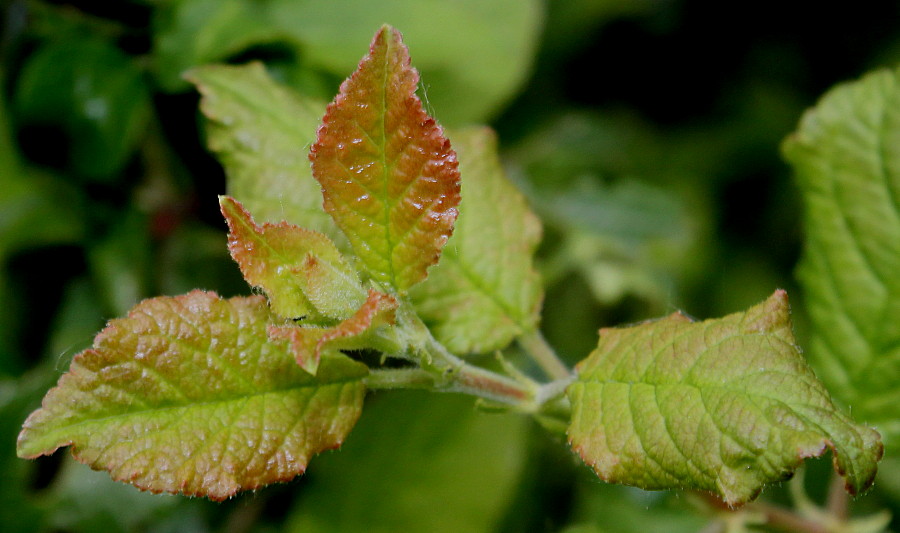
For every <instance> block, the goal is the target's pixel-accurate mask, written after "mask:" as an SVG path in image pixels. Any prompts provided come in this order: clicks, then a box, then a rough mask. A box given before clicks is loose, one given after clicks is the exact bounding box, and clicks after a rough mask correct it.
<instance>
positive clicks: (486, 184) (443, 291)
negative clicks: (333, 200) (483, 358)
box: [410, 129, 543, 353]
mask: <svg viewBox="0 0 900 533" xmlns="http://www.w3.org/2000/svg"><path fill="white" fill-rule="evenodd" d="M453 145H454V147H455V149H456V150H457V153H458V154H459V162H460V163H459V171H460V175H461V176H462V179H463V187H462V202H461V203H460V214H459V218H458V219H457V221H456V224H455V226H454V230H453V236H452V237H450V240H449V241H448V242H447V246H446V247H445V248H444V251H443V255H442V259H441V262H440V263H439V264H438V265H437V266H435V267H434V268H432V269H431V270H430V271H429V274H428V278H427V279H426V280H425V282H424V283H422V284H420V285H418V286H416V287H415V288H414V289H413V290H412V291H411V292H410V296H411V297H412V299H413V303H414V304H415V306H416V310H417V311H418V312H419V315H420V316H421V317H422V319H423V320H424V321H425V322H426V324H428V326H429V327H430V328H431V330H432V331H433V332H434V335H435V337H436V338H437V339H438V340H439V341H441V342H442V343H443V344H444V345H445V346H446V347H447V348H448V349H450V351H452V352H456V353H484V352H489V351H492V350H498V349H501V348H504V347H505V346H506V345H507V344H509V342H510V341H511V340H512V339H513V338H515V337H516V336H518V335H521V334H522V333H525V332H528V331H531V330H533V329H534V328H535V327H536V325H537V321H538V314H539V312H540V303H541V297H542V294H543V293H542V290H541V281H540V278H539V276H538V274H537V272H536V271H535V270H534V267H533V265H532V257H533V255H534V250H535V248H536V247H537V244H538V242H539V240H540V236H541V223H540V221H539V220H538V219H537V217H536V216H535V215H534V214H533V213H532V212H531V211H530V210H529V208H528V205H527V204H526V202H525V198H524V197H523V196H522V195H521V194H520V193H519V192H518V190H517V189H516V188H515V186H514V185H513V184H512V183H511V182H510V181H509V180H508V179H507V178H506V175H505V174H504V172H503V168H502V167H501V166H500V161H499V159H498V157H497V143H496V138H495V136H494V134H493V132H491V131H490V130H488V129H471V130H465V131H460V132H458V133H456V134H454V135H453Z"/></svg>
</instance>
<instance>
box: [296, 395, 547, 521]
mask: <svg viewBox="0 0 900 533" xmlns="http://www.w3.org/2000/svg"><path fill="white" fill-rule="evenodd" d="M373 400H374V401H373V402H372V403H371V404H367V405H366V412H365V414H364V415H363V416H362V418H361V419H360V421H359V425H358V426H357V427H356V428H355V429H354V430H353V439H351V440H350V441H349V442H348V443H347V444H346V445H345V446H343V447H342V448H341V452H340V453H335V454H329V455H327V456H323V457H322V458H321V460H319V461H316V464H315V466H314V467H313V469H314V472H313V473H312V474H313V475H311V476H310V477H309V479H308V481H309V484H308V485H306V486H304V490H303V491H302V493H301V494H299V501H298V504H297V505H296V507H295V508H294V509H292V511H291V513H290V514H289V516H288V519H287V522H286V524H285V528H284V531H289V532H303V533H319V532H333V531H366V532H368V533H387V532H391V533H393V532H397V531H427V532H429V533H457V532H466V533H478V532H490V531H499V530H503V529H501V528H498V524H499V523H500V522H501V521H502V519H503V516H504V514H505V513H506V512H508V510H509V508H510V507H511V506H512V505H514V504H515V503H518V502H516V501H514V500H513V497H514V496H515V495H516V492H517V490H518V489H519V487H520V486H521V483H522V478H523V477H525V476H524V475H523V474H524V473H525V465H526V461H525V459H526V455H527V437H529V433H528V428H529V426H528V423H527V422H528V421H527V420H526V419H525V418H523V417H516V416H510V415H497V414H485V413H483V412H478V411H476V410H474V409H472V401H471V399H469V398H466V397H463V396H457V395H446V394H444V395H436V394H430V393H427V392H422V391H396V392H391V393H390V394H382V395H378V396H375V397H374V398H373ZM385 450H390V453H385Z"/></svg>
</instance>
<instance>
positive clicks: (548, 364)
mask: <svg viewBox="0 0 900 533" xmlns="http://www.w3.org/2000/svg"><path fill="white" fill-rule="evenodd" d="M518 342H519V346H521V347H522V349H523V350H525V352H526V353H528V355H529V356H531V358H532V359H534V361H535V362H536V363H537V364H538V366H540V367H541V370H543V371H544V372H545V373H546V374H547V376H549V377H550V378H552V379H554V380H557V379H565V378H568V377H569V376H570V375H571V374H572V372H571V371H570V370H569V368H568V367H567V366H566V364H565V363H563V362H562V360H560V358H559V356H558V355H556V352H555V351H554V350H553V348H552V347H551V346H550V345H549V344H548V343H547V340H546V339H545V338H544V336H543V335H542V334H541V332H540V331H539V330H537V329H535V330H533V331H530V332H528V333H526V334H524V335H522V336H521V337H519V338H518Z"/></svg>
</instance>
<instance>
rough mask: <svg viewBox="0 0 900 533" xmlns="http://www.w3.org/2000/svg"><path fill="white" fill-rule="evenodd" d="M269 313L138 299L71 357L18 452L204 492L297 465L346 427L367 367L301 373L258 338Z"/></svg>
mask: <svg viewBox="0 0 900 533" xmlns="http://www.w3.org/2000/svg"><path fill="white" fill-rule="evenodd" d="M273 319H274V317H273V316H272V314H271V313H270V312H269V310H268V306H267V305H266V302H265V299H264V298H262V297H260V296H254V297H249V298H232V299H230V300H223V299H221V298H219V297H218V296H216V295H215V294H213V293H208V292H202V291H194V292H191V293H189V294H186V295H184V296H178V297H174V298H171V297H160V298H153V299H150V300H145V301H144V302H142V303H140V304H139V305H137V306H136V307H135V308H134V309H133V310H132V312H131V313H130V314H129V315H128V317H127V318H124V319H118V320H113V321H112V322H110V324H109V326H108V327H107V328H106V329H105V330H103V331H102V332H101V333H100V334H99V335H98V336H97V338H96V339H95V342H94V347H93V348H92V349H89V350H86V351H84V352H82V353H80V354H79V355H77V356H76V357H75V359H74V360H73V362H72V366H71V367H70V369H69V371H68V372H67V373H66V374H64V375H63V376H62V378H61V379H60V380H59V384H58V385H57V387H56V388H54V389H52V390H51V391H50V392H49V393H47V396H46V397H45V398H44V402H43V406H42V407H41V408H40V409H39V410H37V411H35V412H34V413H32V414H31V416H29V417H28V419H27V420H26V421H25V424H24V426H23V430H22V432H21V433H20V434H19V441H18V455H19V456H20V457H26V458H33V457H37V456H39V455H46V454H51V453H53V452H54V451H55V450H56V449H58V448H59V447H61V446H68V445H71V446H72V447H73V454H74V455H75V457H76V458H77V459H78V460H79V461H81V462H83V463H86V464H88V465H90V466H91V467H92V468H94V469H97V470H100V469H103V470H108V471H109V472H110V474H111V476H112V477H113V478H114V479H116V480H121V481H127V482H130V483H132V484H134V485H136V486H138V487H140V488H142V489H146V490H149V491H152V492H161V491H165V492H181V493H184V494H187V495H202V496H208V497H210V498H211V499H214V500H221V499H224V498H228V497H229V496H232V495H234V494H235V493H236V492H237V491H239V490H246V489H254V488H258V487H261V486H263V485H266V484H268V483H274V482H278V481H287V480H289V479H291V478H293V477H294V476H296V475H298V474H301V473H303V471H304V470H305V468H306V465H307V463H308V461H309V458H310V457H311V456H312V455H313V454H316V453H318V452H320V451H323V450H327V449H331V448H336V447H338V446H340V444H341V442H342V441H343V440H344V438H345V437H346V435H347V433H348V432H349V431H350V429H351V428H352V427H353V424H354V423H355V422H356V420H357V418H358V417H359V414H360V410H361V409H362V400H363V396H364V394H365V388H364V386H363V384H362V381H361V380H362V378H363V377H364V376H365V375H366V373H367V370H366V368H365V367H364V366H363V365H361V364H359V363H356V362H354V361H352V360H350V359H349V358H346V357H343V356H341V357H331V358H328V359H326V360H324V361H323V362H322V364H321V365H320V368H319V372H318V375H317V376H316V377H312V376H310V375H309V374H308V373H306V372H304V371H302V370H301V369H300V368H299V367H298V366H297V365H296V363H295V362H294V360H293V358H292V357H291V355H290V353H288V351H287V347H286V346H284V345H282V344H280V343H272V342H269V340H268V338H267V335H266V325H267V324H268V323H269V322H270V321H271V320H273Z"/></svg>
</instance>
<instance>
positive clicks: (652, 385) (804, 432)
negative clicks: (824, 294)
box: [567, 291, 882, 505]
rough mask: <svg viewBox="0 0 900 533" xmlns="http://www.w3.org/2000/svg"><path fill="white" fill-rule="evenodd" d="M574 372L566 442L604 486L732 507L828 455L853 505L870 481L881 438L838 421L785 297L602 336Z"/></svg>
mask: <svg viewBox="0 0 900 533" xmlns="http://www.w3.org/2000/svg"><path fill="white" fill-rule="evenodd" d="M577 370H578V379H577V381H576V382H575V383H574V384H573V385H571V386H570V388H569V389H568V391H567V392H568V396H569V399H570V401H571V402H572V421H571V425H570V426H569V431H568V434H569V441H570V444H571V445H572V447H573V448H574V449H575V451H577V452H578V454H579V455H580V456H581V457H582V459H584V461H585V462H586V463H587V464H588V465H590V466H591V467H592V468H593V469H594V471H595V472H596V473H597V475H598V476H600V478H601V479H603V480H605V481H609V482H616V483H624V484H629V485H635V486H638V487H641V488H645V489H665V488H683V487H694V488H699V489H703V490H709V491H714V492H717V493H718V494H720V495H721V496H722V498H723V499H724V500H725V502H726V503H728V504H730V505H736V504H741V503H743V502H746V501H748V500H750V499H752V498H754V497H755V496H756V495H757V494H758V493H759V492H760V490H761V489H762V487H763V485H764V484H766V483H770V482H774V481H779V480H783V479H785V478H786V477H789V476H790V474H791V473H792V472H793V471H794V469H796V468H797V467H798V466H799V465H800V463H801V462H802V461H803V459H804V458H807V457H818V456H820V455H822V454H824V453H825V452H826V451H827V450H828V449H829V448H830V449H831V450H832V452H833V454H834V465H835V469H836V470H837V471H838V472H839V473H840V474H841V475H843V476H844V477H845V480H846V485H847V489H848V490H849V491H850V492H851V493H853V494H856V493H859V492H861V491H863V490H865V489H866V488H867V487H868V486H869V485H871V483H872V480H873V479H874V477H875V472H876V464H877V462H878V460H879V459H880V458H881V454H882V444H881V440H880V436H879V435H878V433H877V432H875V431H874V430H872V429H870V428H868V427H864V426H859V425H856V424H855V423H854V422H853V421H852V420H850V419H849V418H848V417H847V416H846V415H844V414H843V413H841V412H840V411H838V410H837V409H835V407H834V405H833V404H832V402H831V398H830V397H829V395H828V392H827V391H826V390H825V388H824V386H823V385H822V384H821V383H820V382H819V381H818V380H817V379H816V377H815V375H814V374H813V372H812V370H811V369H810V368H809V367H808V366H807V364H806V362H805V361H804V360H803V357H802V356H801V355H800V352H799V350H798V348H797V347H796V345H795V344H794V337H793V333H792V332H791V322H790V316H789V309H788V303H787V295H786V294H785V293H784V292H783V291H778V292H776V293H775V294H774V295H772V296H771V297H770V298H769V299H768V300H766V301H765V302H763V303H761V304H759V305H757V306H754V307H752V308H750V309H749V310H747V311H746V312H743V313H735V314H732V315H729V316H726V317H724V318H720V319H716V320H707V321H703V322H691V321H690V320H689V319H688V318H686V317H685V316H684V315H682V314H678V313H676V314H674V315H671V316H669V317H667V318H664V319H662V320H659V321H656V322H651V323H645V324H642V325H638V326H633V327H627V328H618V329H603V330H601V332H600V342H599V344H598V346H597V349H596V350H594V352H592V353H591V355H590V356H589V357H588V358H587V359H585V360H584V361H582V362H581V363H580V364H579V365H578V367H577Z"/></svg>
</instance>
